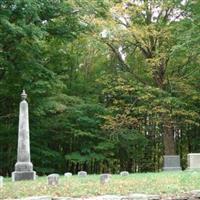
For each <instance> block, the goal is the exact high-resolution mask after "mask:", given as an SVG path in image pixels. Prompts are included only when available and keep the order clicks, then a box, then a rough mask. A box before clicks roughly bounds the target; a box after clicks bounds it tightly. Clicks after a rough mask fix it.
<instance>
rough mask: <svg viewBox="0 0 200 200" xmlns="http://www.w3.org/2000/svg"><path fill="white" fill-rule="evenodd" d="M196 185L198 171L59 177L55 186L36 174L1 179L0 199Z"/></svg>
mask: <svg viewBox="0 0 200 200" xmlns="http://www.w3.org/2000/svg"><path fill="white" fill-rule="evenodd" d="M197 189H200V172H189V171H187V172H160V173H138V174H131V175H129V176H126V177H122V176H120V175H112V178H111V180H110V182H109V183H107V184H105V185H101V184H100V182H99V175H88V176H87V177H85V178H83V177H78V176H72V177H64V176H61V177H60V184H59V186H48V185H47V177H38V178H37V180H35V181H20V182H11V179H10V178H5V179H4V186H3V188H0V199H9V198H10V199H11V198H13V199H14V198H21V197H28V196H52V197H91V196H97V195H105V194H113V195H127V194H131V193H145V194H160V195H163V196H170V195H177V194H182V193H185V192H190V191H191V190H197Z"/></svg>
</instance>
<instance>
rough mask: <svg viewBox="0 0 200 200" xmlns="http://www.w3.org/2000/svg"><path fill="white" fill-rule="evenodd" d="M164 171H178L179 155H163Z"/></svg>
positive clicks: (179, 168)
mask: <svg viewBox="0 0 200 200" xmlns="http://www.w3.org/2000/svg"><path fill="white" fill-rule="evenodd" d="M163 170H164V171H179V170H181V166H180V156H179V155H165V156H164V167H163Z"/></svg>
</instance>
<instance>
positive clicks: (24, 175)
mask: <svg viewBox="0 0 200 200" xmlns="http://www.w3.org/2000/svg"><path fill="white" fill-rule="evenodd" d="M35 179H36V172H35V171H32V172H25V171H24V172H12V181H23V180H35Z"/></svg>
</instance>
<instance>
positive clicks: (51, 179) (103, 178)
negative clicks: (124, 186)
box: [48, 171, 129, 185]
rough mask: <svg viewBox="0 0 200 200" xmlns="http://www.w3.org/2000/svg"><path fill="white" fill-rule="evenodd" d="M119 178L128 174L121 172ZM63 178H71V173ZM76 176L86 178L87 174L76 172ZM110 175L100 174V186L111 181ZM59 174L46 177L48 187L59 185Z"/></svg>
mask: <svg viewBox="0 0 200 200" xmlns="http://www.w3.org/2000/svg"><path fill="white" fill-rule="evenodd" d="M120 175H121V176H128V175H129V172H127V171H122V172H120ZM64 176H65V177H71V176H72V173H71V172H67V173H65V174H64ZM78 176H80V177H86V176H87V172H85V171H79V172H78ZM111 176H112V175H111V174H101V175H100V183H101V184H105V183H108V182H109V181H110V179H111ZM59 177H60V176H59V174H50V175H49V176H48V185H58V184H59Z"/></svg>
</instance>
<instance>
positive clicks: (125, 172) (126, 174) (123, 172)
mask: <svg viewBox="0 0 200 200" xmlns="http://www.w3.org/2000/svg"><path fill="white" fill-rule="evenodd" d="M120 175H121V176H128V175H129V172H127V171H122V172H120Z"/></svg>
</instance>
